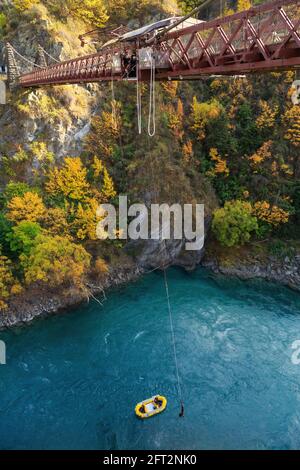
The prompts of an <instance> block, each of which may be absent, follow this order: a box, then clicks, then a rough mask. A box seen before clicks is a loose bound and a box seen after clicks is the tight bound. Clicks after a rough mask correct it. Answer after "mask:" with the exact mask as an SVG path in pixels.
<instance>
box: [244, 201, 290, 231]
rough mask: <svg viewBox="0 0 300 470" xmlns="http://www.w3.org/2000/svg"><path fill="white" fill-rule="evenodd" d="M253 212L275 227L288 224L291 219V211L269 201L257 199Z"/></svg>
mask: <svg viewBox="0 0 300 470" xmlns="http://www.w3.org/2000/svg"><path fill="white" fill-rule="evenodd" d="M253 213H254V214H255V215H256V217H257V218H258V219H259V220H262V221H263V222H267V223H268V224H270V225H273V226H274V227H277V226H278V225H280V224H286V223H287V222H288V221H289V213H288V212H287V211H285V210H284V209H282V208H281V207H278V206H277V205H271V204H270V203H269V202H268V201H257V202H256V203H255V204H254V206H253Z"/></svg>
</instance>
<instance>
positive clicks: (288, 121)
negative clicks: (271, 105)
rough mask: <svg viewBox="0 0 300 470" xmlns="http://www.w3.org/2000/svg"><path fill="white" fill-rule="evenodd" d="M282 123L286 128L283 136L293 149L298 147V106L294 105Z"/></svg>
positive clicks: (299, 112) (299, 134) (299, 133)
mask: <svg viewBox="0 0 300 470" xmlns="http://www.w3.org/2000/svg"><path fill="white" fill-rule="evenodd" d="M283 120H284V123H285V125H286V127H287V130H286V133H285V135H284V137H285V139H286V140H288V141H289V142H290V143H291V144H292V145H293V146H294V147H299V146H300V105H295V106H293V107H292V108H290V109H289V110H288V111H286V113H285V114H284V117H283Z"/></svg>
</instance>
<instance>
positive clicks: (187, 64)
mask: <svg viewBox="0 0 300 470" xmlns="http://www.w3.org/2000/svg"><path fill="white" fill-rule="evenodd" d="M125 47H131V48H132V49H131V50H132V51H133V50H134V46H132V44H131V45H129V44H127V45H125V44H122V43H120V44H119V45H117V46H115V47H114V48H107V49H106V50H104V51H102V52H100V53H98V54H93V55H90V56H83V57H78V58H76V59H72V60H68V61H65V62H61V63H58V64H55V65H51V66H49V67H47V68H44V69H39V70H35V71H32V72H31V73H28V74H25V75H22V76H21V77H20V79H19V85H20V86H22V87H32V86H40V85H50V84H66V83H84V82H95V81H105V80H111V79H114V80H123V79H125V71H124V68H123V66H122V62H121V61H120V57H121V55H122V52H123V51H124V48H125ZM152 51H153V52H154V55H155V60H156V79H157V80H168V79H178V78H182V79H186V80H189V79H195V78H196V77H201V76H203V75H216V74H217V75H236V74H239V73H251V72H260V71H274V70H283V69H294V68H297V67H300V1H299V0H281V1H278V0H276V1H274V2H272V3H268V4H264V5H261V6H258V7H255V8H251V9H250V10H247V11H244V12H241V13H236V14H234V15H230V16H227V17H224V18H218V19H215V20H212V21H209V22H206V23H200V24H197V25H194V26H191V27H188V28H185V29H181V30H179V31H173V32H172V31H171V32H169V33H168V34H166V35H165V36H163V37H162V38H160V39H158V41H156V42H155V43H153V44H152V45H151V48H150V47H148V48H145V47H144V48H141V47H140V48H139V49H137V53H138V56H140V58H141V57H142V56H143V57H145V54H146V55H147V53H151V52H152ZM118 61H119V62H118ZM146 62H147V61H146ZM146 62H145V64H144V67H143V65H140V68H141V70H140V79H141V80H145V81H147V80H149V76H150V70H149V64H148V65H147V63H146ZM116 63H117V66H116ZM140 64H141V60H140Z"/></svg>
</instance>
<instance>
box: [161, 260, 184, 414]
mask: <svg viewBox="0 0 300 470" xmlns="http://www.w3.org/2000/svg"><path fill="white" fill-rule="evenodd" d="M164 282H165V288H166V296H167V304H168V311H169V320H170V328H171V335H172V343H173V353H174V362H175V369H176V379H177V391H178V397H179V400H180V407H181V409H180V413H179V417H180V418H182V417H183V416H184V402H183V395H182V389H181V383H180V377H179V366H178V359H177V348H176V338H175V331H174V324H173V315H172V309H171V303H170V294H169V285H168V279H167V272H166V269H164Z"/></svg>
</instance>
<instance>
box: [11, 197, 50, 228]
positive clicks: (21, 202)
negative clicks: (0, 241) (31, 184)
mask: <svg viewBox="0 0 300 470" xmlns="http://www.w3.org/2000/svg"><path fill="white" fill-rule="evenodd" d="M7 210H8V213H7V218H8V219H9V220H11V221H12V222H15V223H18V222H21V221H22V220H28V221H30V222H39V221H41V220H42V219H43V218H44V216H45V214H46V207H45V205H44V203H43V200H42V198H41V197H40V196H39V195H38V194H36V193H31V192H26V193H25V194H24V196H15V197H13V198H12V199H11V201H10V202H9V203H8V205H7Z"/></svg>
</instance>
